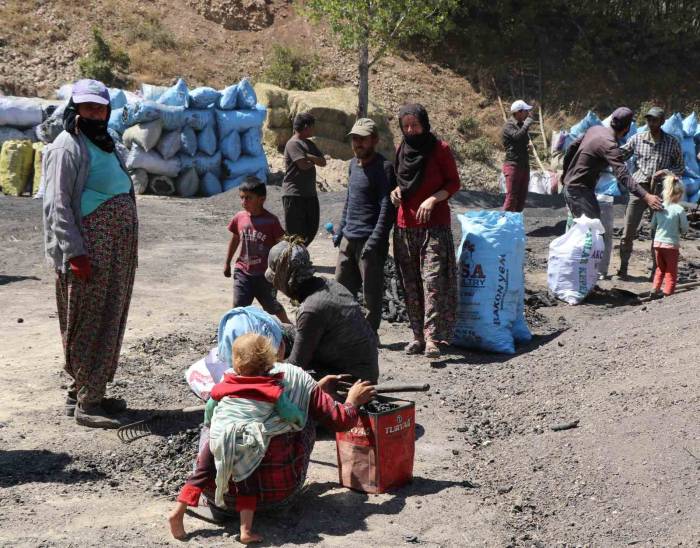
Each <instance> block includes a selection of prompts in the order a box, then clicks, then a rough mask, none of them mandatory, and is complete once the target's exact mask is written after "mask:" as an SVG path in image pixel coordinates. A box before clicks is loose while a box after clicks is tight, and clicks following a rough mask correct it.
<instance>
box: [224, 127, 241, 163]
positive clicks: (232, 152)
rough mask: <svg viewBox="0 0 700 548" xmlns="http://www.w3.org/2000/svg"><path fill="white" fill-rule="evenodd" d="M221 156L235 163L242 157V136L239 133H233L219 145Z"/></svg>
mask: <svg viewBox="0 0 700 548" xmlns="http://www.w3.org/2000/svg"><path fill="white" fill-rule="evenodd" d="M219 149H220V150H221V154H222V155H223V156H224V158H225V159H226V160H231V161H233V162H235V161H236V160H238V158H239V157H240V156H241V135H240V133H238V132H237V131H232V132H231V133H229V134H228V135H227V136H226V137H224V138H223V139H222V140H221V143H220V145H219Z"/></svg>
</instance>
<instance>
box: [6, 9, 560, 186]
mask: <svg viewBox="0 0 700 548" xmlns="http://www.w3.org/2000/svg"><path fill="white" fill-rule="evenodd" d="M0 20H2V21H3V22H4V24H3V25H2V27H0V91H2V92H4V93H6V94H17V95H38V96H43V97H50V96H52V95H53V93H54V91H55V89H56V88H58V87H59V86H60V85H61V84H63V83H66V82H68V81H71V80H73V79H75V78H77V77H78V76H79V71H78V60H79V59H80V58H81V57H82V56H84V55H85V54H86V53H87V52H88V50H89V48H90V45H91V32H92V27H93V25H95V24H96V22H99V25H100V27H101V29H102V31H103V35H104V36H105V38H106V39H107V40H108V41H109V42H110V44H112V45H113V46H115V47H117V48H120V49H122V50H124V51H126V52H127V53H128V54H129V57H130V59H131V63H130V68H129V73H128V75H127V76H128V78H129V83H128V87H132V88H135V87H138V85H140V84H141V83H144V82H147V83H155V84H169V83H172V82H173V81H174V80H175V78H176V77H179V76H182V77H184V78H185V79H186V81H187V82H188V84H190V85H191V86H195V85H210V86H215V87H216V86H224V85H226V84H229V83H231V82H233V81H236V80H238V79H239V78H240V77H242V76H249V77H251V78H252V79H253V80H255V79H257V78H259V77H260V75H261V73H262V72H263V71H264V69H265V60H266V58H267V56H268V54H269V53H270V51H271V48H272V46H273V45H274V44H284V45H287V46H290V47H292V48H296V49H299V50H302V51H313V52H316V53H317V54H318V56H319V61H320V63H319V69H318V70H319V79H320V81H321V82H322V83H323V84H324V85H356V84H357V76H356V70H355V59H354V56H353V55H352V54H348V53H347V52H343V51H341V50H340V49H339V48H338V47H337V46H336V45H335V43H334V40H333V37H332V36H331V35H330V34H329V33H328V32H326V31H325V29H323V28H319V27H314V26H312V25H310V24H309V23H308V22H307V21H306V20H305V19H303V18H302V17H300V16H299V15H298V14H297V13H296V12H295V10H294V5H293V4H292V3H291V2H290V1H285V0H231V1H224V0H215V1H211V2H209V1H207V2H204V1H202V0H133V1H129V2H125V1H123V0H89V1H85V2H81V3H75V2H70V1H68V0H52V1H51V2H47V1H46V0H0ZM370 95H371V100H372V101H374V102H375V103H377V104H378V105H380V106H381V107H383V108H384V109H385V110H386V111H387V113H389V116H390V122H391V123H395V119H394V117H393V113H396V112H397V111H398V108H399V106H400V105H401V104H403V103H405V102H408V101H411V102H414V101H415V102H421V103H423V104H424V105H425V106H426V107H427V109H428V111H429V113H430V115H431V120H432V125H433V127H434V129H435V131H437V132H438V133H439V134H441V135H442V136H443V137H445V138H446V139H448V140H449V141H450V143H451V144H452V146H453V149H454V150H455V152H456V154H457V156H458V157H459V159H460V164H461V166H462V171H463V182H464V184H465V186H479V187H484V186H488V185H493V184H495V181H496V180H497V167H496V166H498V164H499V162H498V154H499V152H498V149H497V143H498V137H497V136H498V131H499V128H500V125H501V123H502V117H501V112H500V109H499V107H498V104H497V103H496V101H495V100H494V98H493V97H487V96H485V95H482V94H479V93H476V92H475V91H474V89H473V88H472V86H471V84H470V83H469V82H468V81H467V80H465V79H464V78H462V77H460V76H459V75H457V74H455V73H454V72H452V71H451V70H449V69H446V68H444V67H442V66H439V65H437V64H426V63H424V62H422V61H421V60H420V59H417V58H416V57H415V56H413V55H401V56H396V55H390V56H387V57H386V58H384V59H383V60H382V61H381V62H380V63H378V64H377V65H376V66H375V67H374V68H373V70H372V74H371V76H370ZM464 119H469V120H470V124H471V125H470V127H471V128H472V131H471V133H470V135H469V138H470V139H474V138H478V137H483V138H484V139H482V140H481V142H480V143H482V144H485V145H487V147H486V148H487V149H488V150H485V151H484V150H483V147H482V150H481V154H479V155H475V154H474V153H472V152H470V150H469V147H468V145H467V141H466V140H465V137H464V136H463V135H462V134H460V132H459V131H458V127H459V124H460V121H462V120H464ZM559 120H560V114H559V113H553V116H552V117H550V118H549V120H548V123H549V124H550V126H551V127H553V126H555V125H557V124H558V123H559ZM492 147H493V148H492ZM477 152H479V151H477ZM470 158H472V159H470ZM473 158H478V160H480V161H474V159H473Z"/></svg>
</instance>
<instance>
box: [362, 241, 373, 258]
mask: <svg viewBox="0 0 700 548" xmlns="http://www.w3.org/2000/svg"><path fill="white" fill-rule="evenodd" d="M371 253H374V246H373V245H372V244H370V243H369V242H366V243H365V245H364V247H363V248H362V253H360V259H366V258H367V257H368V256H369V255H370V254H371Z"/></svg>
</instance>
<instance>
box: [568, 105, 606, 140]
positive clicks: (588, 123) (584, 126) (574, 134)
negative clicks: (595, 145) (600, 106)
mask: <svg viewBox="0 0 700 548" xmlns="http://www.w3.org/2000/svg"><path fill="white" fill-rule="evenodd" d="M600 125H602V122H601V121H600V118H598V115H597V114H596V113H595V112H593V111H592V110H589V111H588V113H587V114H586V115H585V116H584V117H583V118H582V119H581V121H580V122H579V123H578V124H575V125H574V126H572V128H571V131H569V136H570V137H571V138H572V141H575V140H576V139H578V138H579V137H581V135H583V134H584V133H586V131H587V130H588V129H589V128H591V127H593V126H600Z"/></svg>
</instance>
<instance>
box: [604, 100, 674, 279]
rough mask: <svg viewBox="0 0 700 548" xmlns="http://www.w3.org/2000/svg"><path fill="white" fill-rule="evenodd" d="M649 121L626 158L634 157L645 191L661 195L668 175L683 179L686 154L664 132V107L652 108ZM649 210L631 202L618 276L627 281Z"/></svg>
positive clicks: (628, 148)
mask: <svg viewBox="0 0 700 548" xmlns="http://www.w3.org/2000/svg"><path fill="white" fill-rule="evenodd" d="M645 118H646V121H647V128H648V130H647V131H643V132H641V133H637V134H636V135H633V136H632V137H630V140H629V141H627V143H625V144H624V145H623V146H622V147H621V148H622V151H623V154H624V156H625V158H629V157H630V156H632V155H633V154H634V158H635V160H634V172H633V174H632V178H633V179H634V180H635V181H636V182H637V183H638V184H639V185H640V186H641V187H642V188H643V189H644V190H646V191H648V192H651V193H652V194H657V195H658V194H660V193H661V188H660V186H661V185H659V184H658V183H659V182H660V181H661V179H662V177H663V176H664V175H667V174H668V173H673V174H674V175H677V176H678V177H680V176H681V175H683V170H684V162H683V152H682V150H681V145H680V143H679V142H678V141H677V140H676V139H675V138H674V137H673V136H671V135H669V134H668V133H666V132H665V131H664V130H663V129H661V126H662V125H663V123H664V120H665V119H666V116H665V114H664V111H663V110H662V109H661V108H660V107H652V108H650V109H649V111H648V112H647V113H646V115H645ZM657 187H659V188H657ZM647 207H648V206H647V204H646V202H644V201H643V200H640V199H639V198H637V197H636V196H630V200H629V202H627V209H626V210H625V225H624V228H623V230H622V238H621V239H620V270H618V272H617V275H618V277H620V278H626V277H627V267H628V265H629V260H630V257H631V256H632V247H633V245H634V239H635V238H636V237H637V230H639V223H640V222H641V221H642V217H643V216H644V212H645V211H646V210H647ZM652 256H653V253H652ZM652 272H653V269H652Z"/></svg>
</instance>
